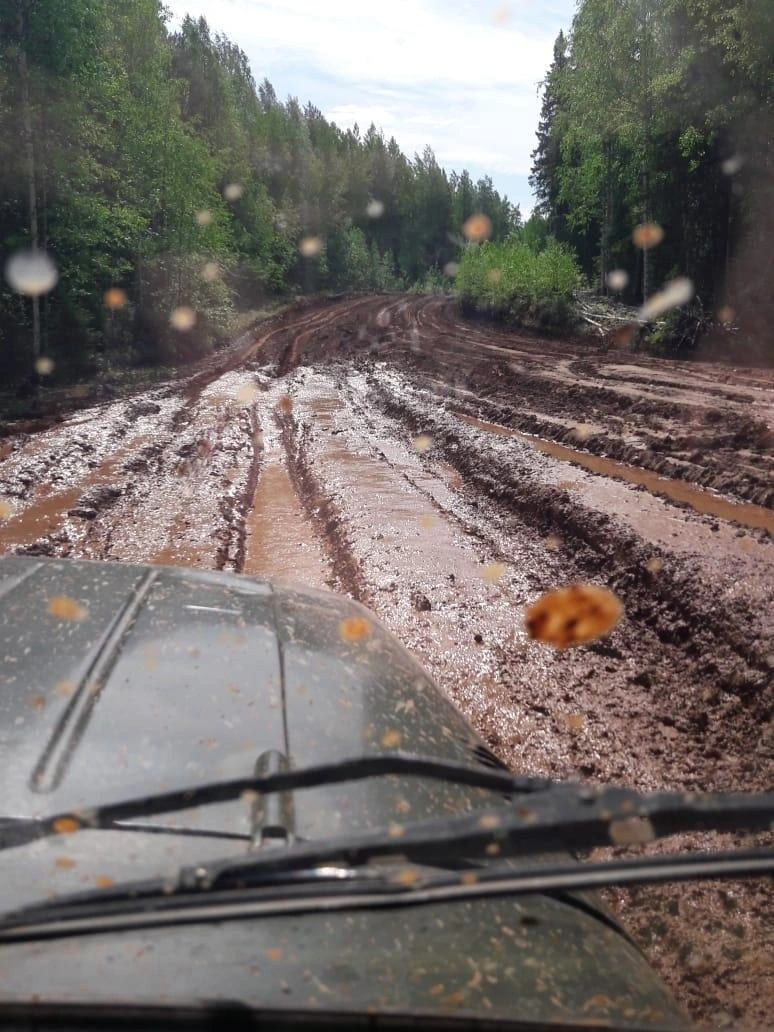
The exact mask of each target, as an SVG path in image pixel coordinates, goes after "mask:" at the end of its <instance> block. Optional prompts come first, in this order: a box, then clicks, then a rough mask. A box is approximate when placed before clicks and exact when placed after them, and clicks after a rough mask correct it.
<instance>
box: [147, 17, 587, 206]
mask: <svg viewBox="0 0 774 1032" xmlns="http://www.w3.org/2000/svg"><path fill="white" fill-rule="evenodd" d="M167 6H168V7H169V8H170V10H171V11H172V14H173V17H174V20H175V21H176V22H179V20H180V19H181V18H182V16H183V15H184V14H185V13H186V12H189V13H190V14H191V15H193V16H195V17H198V16H199V15H200V14H203V15H204V16H205V17H206V18H207V20H208V22H209V23H210V26H211V28H212V29H213V30H214V31H218V32H224V33H225V34H226V35H228V36H229V37H230V38H231V39H232V40H233V41H234V42H235V43H237V44H238V45H239V46H240V47H241V48H242V49H243V50H244V51H245V52H246V53H247V55H248V58H249V59H250V63H251V66H252V69H253V73H254V75H255V77H256V79H258V80H259V81H260V80H261V79H262V78H263V77H264V76H267V77H268V78H269V79H271V80H272V82H273V83H274V85H275V86H276V87H277V92H278V93H279V94H280V95H281V96H282V95H284V94H285V92H290V93H292V94H296V95H300V96H299V99H300V100H301V101H302V102H303V101H305V100H307V99H310V100H312V101H313V102H314V103H315V104H317V106H319V107H320V108H321V109H322V110H323V111H324V113H325V115H326V116H327V117H328V118H330V119H332V120H333V121H335V122H336V123H337V125H339V126H340V127H342V128H349V127H351V126H352V125H354V123H355V122H357V123H358V124H359V125H360V127H361V129H362V130H365V129H367V128H368V126H369V125H370V123H371V122H374V123H375V124H376V125H377V126H378V127H379V128H381V129H382V130H383V131H384V133H385V136H387V137H390V136H395V138H396V140H397V141H398V143H399V144H400V146H401V147H402V148H403V149H404V151H406V152H407V153H408V154H409V155H413V153H414V152H421V151H422V149H423V148H424V146H425V145H426V144H429V145H430V146H431V147H432V148H433V150H434V151H435V153H436V155H437V157H438V160H439V162H440V163H441V164H444V165H447V166H448V167H457V168H461V167H463V166H467V167H470V168H471V171H472V170H473V169H477V170H478V172H479V173H481V172H483V171H488V172H490V173H491V174H492V177H493V179H494V180H495V185H498V177H497V174H498V173H499V174H500V175H505V176H520V177H523V176H525V175H526V174H527V172H528V171H529V167H530V152H531V151H532V150H533V149H534V146H535V135H534V134H535V128H536V126H537V119H538V112H539V98H538V96H537V90H536V87H537V83H538V81H539V80H540V79H541V78H542V77H543V76H544V75H545V72H546V70H547V68H548V65H549V63H550V61H551V56H552V46H553V40H554V37H555V35H556V32H557V31H558V29H559V27H561V26H562V25H564V27H565V28H567V27H568V26H569V23H570V20H571V17H572V13H573V8H574V6H575V5H574V0H544V2H543V3H542V4H538V3H535V2H534V0H521V2H520V3H510V4H506V5H503V4H502V3H498V2H495V0H493V2H492V3H491V4H489V3H484V4H480V3H477V2H474V0H444V2H443V4H442V3H441V0H390V2H389V3H378V4H376V3H368V2H366V0H327V2H321V0H284V2H283V3H281V4H274V3H270V2H268V0H167ZM502 7H507V9H508V18H507V20H506V21H505V22H504V23H498V22H496V21H495V19H494V17H493V15H494V13H495V11H496V10H497V9H498V8H502ZM525 192H526V191H525ZM513 199H515V200H520V201H521V203H522V207H523V208H524V207H528V205H529V199H528V193H527V196H524V197H520V198H519V197H515V198H513Z"/></svg>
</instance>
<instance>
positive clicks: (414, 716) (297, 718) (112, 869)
mask: <svg viewBox="0 0 774 1032" xmlns="http://www.w3.org/2000/svg"><path fill="white" fill-rule="evenodd" d="M0 656H2V667H1V668H0V784H2V785H3V803H2V811H1V812H2V816H4V817H32V816H45V815H49V814H52V813H61V812H63V811H71V810H78V809H80V808H84V807H88V806H94V805H99V804H102V803H107V802H110V801H117V800H119V799H124V798H128V797H133V796H138V795H145V794H151V793H154V792H161V791H166V790H169V789H174V788H181V787H185V786H188V785H191V784H196V783H200V782H204V781H209V780H213V779H217V780H220V779H225V778H233V777H243V776H249V775H251V774H252V773H253V771H254V769H255V764H256V760H257V759H258V758H259V757H260V756H261V755H262V754H263V753H265V752H266V751H268V750H276V751H279V752H280V753H283V754H284V755H285V756H286V757H287V758H288V761H289V763H290V764H291V765H292V766H294V767H302V766H311V765H315V764H319V763H324V762H327V761H335V760H338V759H342V758H345V757H350V756H359V755H363V754H367V753H374V752H375V753H383V752H384V751H386V750H387V749H396V748H398V747H399V748H400V749H401V750H403V751H407V752H412V753H421V754H424V755H429V756H434V757H438V758H442V759H449V760H457V761H463V762H466V763H469V764H475V763H476V762H478V760H477V757H476V753H475V752H474V750H475V749H476V748H477V749H478V750H479V752H480V751H481V749H482V747H481V744H480V743H479V742H478V741H477V739H476V738H475V736H474V735H473V733H472V732H471V730H470V728H469V727H468V725H467V724H466V723H465V722H464V720H463V719H462V717H461V716H460V715H459V713H458V712H457V711H456V709H454V707H453V706H452V705H451V704H449V703H448V702H447V701H446V700H445V699H444V698H443V697H442V696H441V695H440V694H439V693H438V691H437V689H436V688H435V687H434V686H433V685H432V683H431V682H430V681H429V680H428V679H427V678H426V676H425V675H424V673H423V672H422V670H421V668H420V667H419V666H418V665H417V664H416V663H415V662H414V661H413V660H412V659H411V657H410V656H409V655H408V653H407V652H405V651H404V650H403V649H402V648H401V647H400V646H399V645H398V644H397V643H396V642H395V640H394V639H393V638H391V637H390V636H389V635H388V634H387V633H386V632H385V631H384V630H383V629H382V628H381V626H380V625H379V624H378V622H377V621H376V620H375V618H374V617H373V615H372V614H371V613H369V612H368V611H367V610H365V609H364V608H363V607H361V606H358V605H356V604H355V603H353V602H350V601H348V600H347V599H345V598H342V597H340V596H336V595H333V594H324V593H311V592H295V591H292V590H289V589H285V588H277V587H273V586H271V585H269V584H267V583H261V582H257V581H254V580H251V579H248V578H240V577H235V576H232V577H228V576H223V575H221V574H218V575H212V574H206V573H198V572H194V571H190V570H181V569H172V568H163V567H141V566H130V565H123V564H102V563H88V562H68V561H51V560H43V561H39V560H35V559H31V558H22V557H9V558H6V559H3V560H1V561H0ZM493 798H494V799H495V800H496V799H497V797H496V796H495V797H493V794H492V793H489V792H482V791H479V790H476V789H469V788H465V787H462V786H446V785H443V784H442V783H438V782H427V781H421V780H419V779H416V778H414V779H406V778H403V779H401V778H397V777H391V778H376V779H371V780H369V781H362V782H358V783H353V784H351V785H344V786H338V787H330V788H319V789H310V790H305V791H303V792H298V793H296V797H295V800H294V803H295V830H296V833H297V835H298V836H299V837H302V838H316V837H328V836H330V835H335V834H339V833H342V832H345V831H351V830H355V829H364V828H368V827H384V826H385V825H387V824H389V823H390V822H393V821H398V822H400V821H411V820H417V819H421V818H423V817H429V816H437V815H438V814H439V813H449V814H450V813H461V812H464V811H466V810H470V809H471V807H474V806H481V805H487V804H489V805H491V803H492V800H493ZM249 816H250V806H249V804H248V802H247V801H244V800H236V801H234V802H233V803H227V804H219V805H217V806H212V807H205V808H201V809H199V810H191V811H186V812H183V813H179V814H175V815H173V816H171V817H164V818H157V819H156V818H149V820H148V822H145V823H152V824H153V825H154V826H155V827H158V828H167V829H169V831H170V832H171V831H172V829H174V828H184V829H186V830H187V831H189V832H190V831H221V832H229V833H242V834H245V835H246V834H248V833H249V830H250V821H249ZM244 850H245V843H244V842H233V841H222V840H219V839H206V838H204V837H201V838H196V837H194V838H192V837H183V836H182V835H174V834H169V833H167V834H164V835H156V836H150V835H148V834H145V833H140V832H139V831H134V832H129V831H127V832H124V831H110V832H105V831H88V832H85V833H83V834H79V835H73V836H62V837H61V838H60V839H54V840H49V841H47V842H39V843H34V844H32V845H30V846H27V847H24V853H25V874H24V878H23V879H22V882H21V883H20V881H19V877H18V874H19V850H18V849H14V850H11V851H9V852H8V853H6V854H3V853H0V908H2V909H5V906H4V904H8V905H11V904H12V903H19V902H23V901H26V900H28V899H30V898H41V896H42V895H45V892H47V891H52V892H56V893H59V892H61V891H69V890H71V889H75V888H83V887H84V886H85V885H88V884H93V882H94V880H95V879H98V878H99V879H102V880H103V881H104V880H105V879H107V878H110V879H114V880H118V879H122V878H125V877H144V876H146V875H148V876H151V875H157V874H162V873H163V872H164V871H167V870H172V871H174V870H176V869H177V867H178V866H180V865H181V864H184V863H191V862H192V861H194V860H196V859H206V858H209V857H212V856H223V855H228V854H229V853H232V852H244ZM65 852H66V859H64V860H63V859H62V856H64V855H65ZM60 854H61V855H60ZM12 858H13V863H11V861H12ZM68 861H72V864H71V865H69V864H68ZM9 865H10V866H12V870H11V871H9V872H8V875H7V876H6V875H5V868H6V867H7V866H9ZM41 889H42V890H43V891H41ZM20 894H21V898H20Z"/></svg>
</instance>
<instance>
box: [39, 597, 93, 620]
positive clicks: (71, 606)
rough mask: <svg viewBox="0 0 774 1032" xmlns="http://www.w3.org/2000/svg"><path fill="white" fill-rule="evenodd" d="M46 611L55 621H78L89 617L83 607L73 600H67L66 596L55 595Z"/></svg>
mask: <svg viewBox="0 0 774 1032" xmlns="http://www.w3.org/2000/svg"><path fill="white" fill-rule="evenodd" d="M47 609H48V612H49V615H50V616H54V617H56V619H57V620H74V621H80V620H85V619H86V617H87V616H88V615H89V611H88V609H87V608H86V607H85V606H82V605H81V604H80V602H76V601H75V599H74V598H68V596H67V595H56V596H55V597H54V598H50V599H49V600H48V606H47Z"/></svg>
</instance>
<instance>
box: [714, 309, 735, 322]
mask: <svg viewBox="0 0 774 1032" xmlns="http://www.w3.org/2000/svg"><path fill="white" fill-rule="evenodd" d="M735 315H736V312H735V311H734V310H733V308H732V307H731V305H723V306H722V307H721V308H718V321H719V322H722V323H723V325H724V326H730V325H731V323H733V321H734V316H735Z"/></svg>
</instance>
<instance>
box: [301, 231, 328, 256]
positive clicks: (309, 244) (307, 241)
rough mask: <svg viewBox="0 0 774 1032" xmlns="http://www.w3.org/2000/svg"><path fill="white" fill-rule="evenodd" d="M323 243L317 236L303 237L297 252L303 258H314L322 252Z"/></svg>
mask: <svg viewBox="0 0 774 1032" xmlns="http://www.w3.org/2000/svg"><path fill="white" fill-rule="evenodd" d="M322 246H323V242H322V240H321V239H320V237H318V236H309V237H303V239H302V240H301V241H300V243H299V245H298V250H299V252H300V253H301V255H302V257H304V258H316V257H317V255H318V254H319V253H320V251H322Z"/></svg>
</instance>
